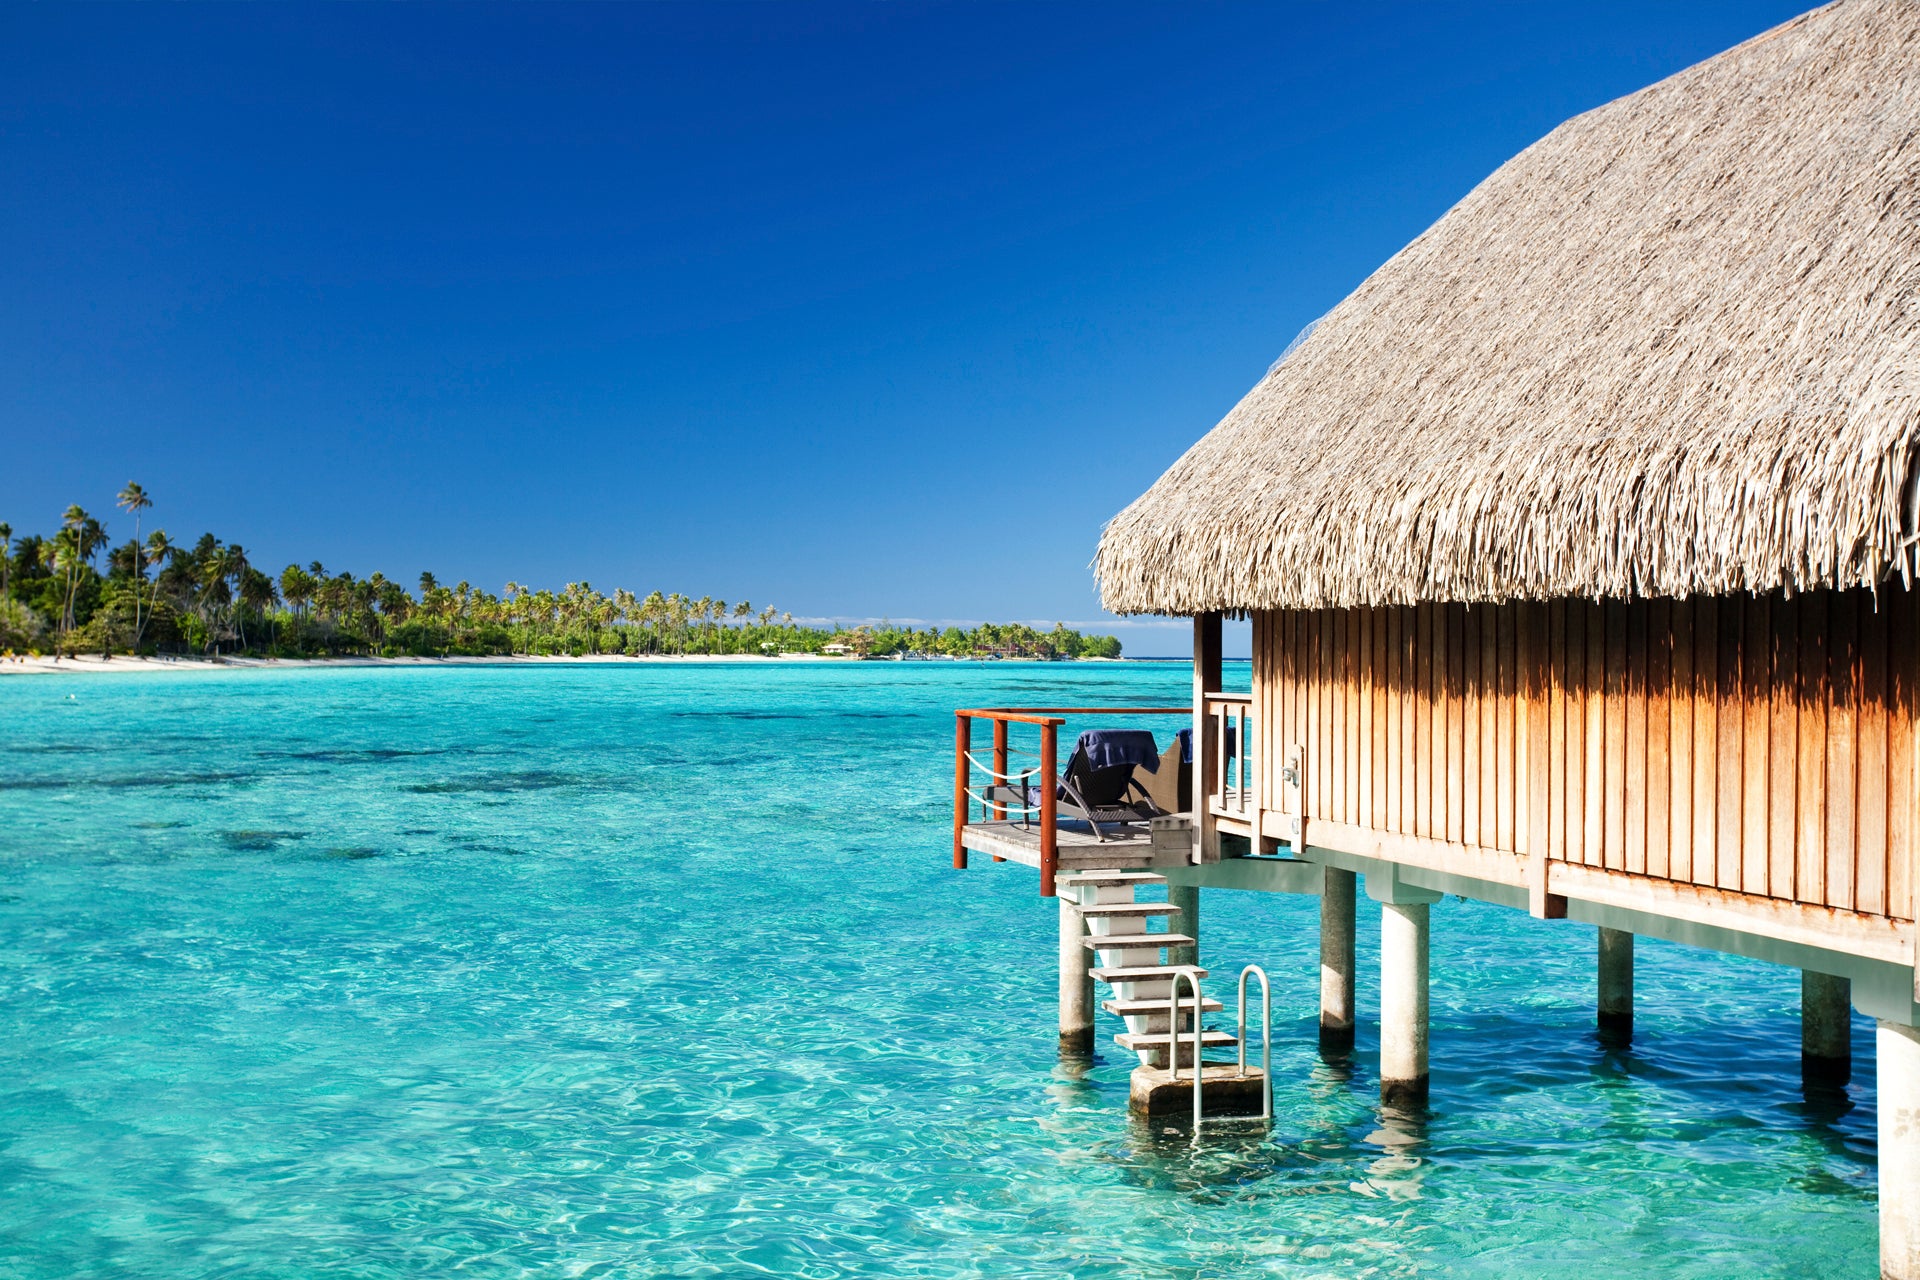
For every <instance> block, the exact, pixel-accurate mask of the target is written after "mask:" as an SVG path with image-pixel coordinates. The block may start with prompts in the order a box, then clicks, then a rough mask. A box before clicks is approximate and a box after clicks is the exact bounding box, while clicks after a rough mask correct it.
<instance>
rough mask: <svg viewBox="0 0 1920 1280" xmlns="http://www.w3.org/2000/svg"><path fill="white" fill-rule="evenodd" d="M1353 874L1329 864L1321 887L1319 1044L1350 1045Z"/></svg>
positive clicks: (1326, 1046) (1343, 1048)
mask: <svg viewBox="0 0 1920 1280" xmlns="http://www.w3.org/2000/svg"><path fill="white" fill-rule="evenodd" d="M1353 903H1354V874H1353V872H1351V871H1342V870H1340V869H1339V868H1337V867H1328V868H1327V869H1326V872H1325V879H1324V880H1323V882H1322V885H1321V889H1320V1046H1321V1047H1322V1048H1323V1049H1331V1050H1334V1051H1336V1052H1345V1051H1346V1050H1348V1049H1351V1048H1352V1047H1353Z"/></svg>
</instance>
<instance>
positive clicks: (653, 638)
mask: <svg viewBox="0 0 1920 1280" xmlns="http://www.w3.org/2000/svg"><path fill="white" fill-rule="evenodd" d="M117 505H118V506H119V507H120V509H121V510H122V511H124V512H126V513H127V515H128V516H130V517H131V518H132V520H133V533H132V536H131V537H129V538H128V539H127V541H125V542H122V543H120V544H118V545H114V544H113V543H112V541H111V539H110V538H109V536H108V534H107V529H106V526H105V525H104V524H103V523H102V522H101V521H100V520H98V519H96V518H95V517H93V516H92V515H90V514H88V513H87V512H86V511H85V510H84V509H83V508H81V507H79V506H78V505H75V506H70V507H68V508H67V510H66V513H65V515H63V516H62V517H61V519H60V524H59V527H58V528H57V529H55V530H54V531H53V532H52V533H51V534H49V535H46V536H41V535H38V534H21V535H19V536H17V537H16V536H15V533H14V529H13V526H12V525H11V524H9V523H6V522H0V651H5V652H33V653H39V652H53V653H67V654H76V653H100V654H114V653H148V654H151V653H174V654H210V655H217V654H247V655H257V656H277V657H344V656H382V657H398V656H420V657H427V656H443V657H446V656H481V655H494V654H530V655H559V654H566V655H574V656H584V655H587V654H631V655H636V656H638V655H648V654H689V655H719V654H764V655H777V654H782V653H809V654H820V653H828V654H838V653H845V654H847V655H849V656H857V657H923V658H937V657H945V658H975V657H1005V658H1049V659H1053V658H1117V657H1119V656H1120V642H1119V640H1117V639H1115V638H1114V637H1112V636H1098V635H1095V636H1088V635H1082V634H1080V633H1079V632H1078V631H1075V630H1072V629H1071V628H1069V627H1067V626H1065V625H1064V624H1058V625H1056V626H1054V627H1053V628H1052V629H1050V630H1040V629H1037V628H1034V627H1030V626H1027V625H1025V624H1022V623H1006V624H999V623H983V624H981V625H979V626H975V627H971V628H962V627H947V628H944V629H942V628H935V627H926V628H920V629H916V628H913V627H910V626H896V625H894V624H892V623H881V624H880V625H878V626H870V625H864V624H863V625H859V626H853V627H837V626H818V625H809V624H807V623H802V622H796V621H794V618H793V615H792V614H790V613H782V612H777V611H776V610H774V609H770V608H756V607H755V606H754V605H752V604H751V603H749V602H747V601H745V600H742V601H738V602H734V603H731V604H730V603H728V602H727V601H725V600H720V599H716V598H715V597H712V596H700V597H698V598H695V597H693V596H689V595H684V594H681V593H678V592H661V591H652V592H649V593H647V594H646V595H644V596H643V595H639V594H637V593H635V592H632V591H627V590H623V589H616V590H615V591H614V592H613V593H612V594H611V595H608V594H604V593H602V592H600V591H597V590H595V589H594V588H593V587H592V586H591V585H590V584H589V583H585V582H570V583H568V584H567V585H566V588H565V589H564V590H562V591H552V590H548V589H546V588H530V587H526V586H523V585H521V584H520V583H517V582H509V583H507V584H506V586H505V588H504V589H503V590H502V591H501V592H500V593H499V594H498V595H495V594H493V593H491V592H487V591H484V590H481V589H479V588H476V587H474V586H473V585H471V584H470V583H467V582H457V583H454V584H452V585H445V584H443V583H441V582H440V581H439V579H437V578H436V577H435V576H434V575H433V574H431V573H423V574H421V575H420V576H419V579H418V581H417V584H416V588H415V589H409V588H408V587H407V586H406V585H405V584H403V583H401V582H398V581H396V580H394V579H392V578H388V577H386V576H384V575H382V574H379V573H372V574H369V575H367V576H366V577H364V578H358V577H355V576H354V575H353V574H352V573H347V572H338V573H336V572H329V571H328V570H327V569H326V567H325V566H323V565H322V564H320V562H319V561H313V562H311V563H309V564H307V565H304V566H303V565H298V564H290V565H287V566H286V567H285V568H284V569H282V570H281V571H280V572H279V573H277V574H273V573H269V572H267V571H266V570H264V569H261V568H259V567H258V566H256V565H255V564H254V563H253V561H252V559H251V558H250V557H249V556H248V554H247V551H246V548H244V547H243V546H241V545H240V544H239V543H237V542H223V541H221V540H220V539H219V538H216V537H215V536H214V535H212V534H210V533H207V534H202V535H201V536H200V538H199V539H198V540H197V541H195V542H193V543H191V544H188V543H176V542H174V541H173V540H172V539H171V538H169V537H168V536H167V533H166V531H165V530H163V529H155V530H153V531H151V532H148V533H146V534H145V536H144V537H143V536H142V525H143V523H144V520H145V515H146V513H147V511H148V510H149V509H151V507H152V506H153V502H152V499H151V498H150V497H149V496H148V494H147V492H146V490H145V489H143V488H142V487H141V486H140V485H138V484H129V485H127V487H126V488H125V489H123V490H121V492H120V494H119V495H118V500H117Z"/></svg>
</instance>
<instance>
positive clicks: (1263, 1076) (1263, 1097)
mask: <svg viewBox="0 0 1920 1280" xmlns="http://www.w3.org/2000/svg"><path fill="white" fill-rule="evenodd" d="M1248 974H1258V975H1260V1118H1261V1119H1262V1120H1271V1119H1273V988H1272V987H1270V986H1268V985H1267V971H1266V970H1265V969H1262V968H1261V967H1260V966H1259V965H1257V964H1250V965H1248V966H1247V967H1246V968H1244V969H1242V970H1241V971H1240V1025H1239V1034H1240V1078H1241V1079H1243V1080H1244V1079H1246V1075H1247V975H1248Z"/></svg>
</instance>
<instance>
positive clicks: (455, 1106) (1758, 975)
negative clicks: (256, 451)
mask: <svg viewBox="0 0 1920 1280" xmlns="http://www.w3.org/2000/svg"><path fill="white" fill-rule="evenodd" d="M1242 671H1243V672H1244V668H1242ZM1242 678H1243V679H1244V676H1243V677H1242ZM1186 688H1187V673H1186V671H1185V669H1184V668H1183V667H1177V666H1172V665H1145V664H1141V665H1126V666H1109V665H1099V666H1091V667H1063V666H1022V665H1012V664H1007V665H997V666H981V667H972V666H967V667H951V666H924V667H922V666H910V665H905V664H902V665H897V666H896V665H893V664H887V665H884V666H882V665H877V664H865V665H860V666H851V665H850V666H844V667H840V666H832V667H821V666H813V665H807V666H794V667H786V666H769V667H766V668H759V667H752V668H742V667H738V666H707V667H700V666H665V665H647V666H632V667H624V666H620V667H606V666H588V667H564V666H563V667H541V668H525V667H522V668H511V669H499V668H441V669H396V670H365V669H360V670H354V669H340V670H326V671H317V672H316V671H296V672H260V671H245V672H235V673H233V674H231V675H225V674H223V675H214V676H178V677H175V676H156V677H146V678H141V677H97V678H52V677H47V678H22V679H9V680H0V862H3V864H4V875H5V878H4V883H0V966H3V967H4V973H5V975H6V983H5V987H4V990H0V1274H4V1275H7V1276H10V1277H22V1278H24V1280H38V1278H40V1277H49V1278H51V1277H71V1276H101V1277H121V1276H126V1277H132V1276H141V1277H145V1276H169V1277H216V1276H217V1277H231V1276H247V1277H295V1276H315V1275H321V1274H326V1275H329V1276H366V1277H383V1276H418V1275H426V1274H439V1273H443V1272H453V1271H456V1270H457V1271H458V1272H460V1273H463V1274H468V1275H474V1276H519V1275H523V1274H540V1275H560V1276H583V1277H584V1276H607V1277H624V1276H653V1275H671V1276H750V1275H778V1276H800V1277H819V1278H822V1280H824V1278H826V1277H835V1276H983V1277H986V1276H991V1277H1008V1276H1059V1275H1065V1274H1070V1275H1074V1276H1078V1277H1108V1276H1112V1277H1119V1276H1175V1277H1188V1276H1193V1277H1198V1276H1241V1275H1253V1274H1271V1275H1276V1276H1286V1277H1310V1276H1340V1277H1351V1276H1414V1275H1423V1276H1474V1277H1481V1276H1484V1277H1536V1276H1540V1275H1543V1274H1553V1275H1556V1276H1587V1275H1602V1274H1605V1275H1609V1276H1616V1277H1642V1276H1660V1277H1667V1276H1675V1277H1678V1276H1688V1277H1709V1276H1710V1277H1716V1278H1720V1277H1727V1276H1780V1277H1788V1276H1794V1277H1799V1276H1811V1275H1821V1276H1827V1275H1854V1276H1862V1277H1865V1276H1871V1275H1872V1274H1874V1260H1875V1234H1874V1233H1875V1226H1874V1198H1873V1187H1874V1166H1873V1094H1872V1088H1871V1073H1872V1056H1871V1050H1872V1046H1871V1035H1870V1032H1869V1030H1868V1026H1867V1025H1866V1024H1864V1023H1860V1022H1858V1020H1857V1023H1856V1044H1855V1054H1856V1060H1857V1074H1858V1076H1859V1077H1860V1078H1859V1079H1857V1080H1856V1082H1855V1084H1854V1086H1853V1088H1852V1089H1851V1091H1850V1092H1849V1093H1848V1094H1847V1095H1845V1096H1844V1097H1838V1098H1834V1097H1827V1098H1814V1099H1811V1100H1810V1099H1808V1098H1807V1097H1804V1096H1803V1095H1802V1092H1801V1088H1800V1083H1799V1074H1798V1052H1799V1048H1798V1021H1797V1008H1798V995H1799V988H1798V977H1797V975H1796V974H1794V973H1792V972H1791V971H1787V970H1780V969H1775V968H1772V967H1769V966H1766V965H1761V964H1757V963H1753V962H1748V961H1741V960H1736V959H1730V958H1721V957H1715V956H1712V955H1709V954H1707V953H1704V952H1695V951H1690V950H1687V949H1684V948H1680V947H1675V946H1669V945H1665V944H1661V943H1655V942H1648V941H1645V940H1643V941H1642V942H1641V945H1640V954H1639V988H1640V1003H1639V1007H1638V1025H1637V1039H1636V1041H1635V1044H1634V1046H1633V1048H1632V1050H1631V1051H1627V1052H1619V1051H1609V1050H1607V1049H1604V1048H1603V1047H1601V1046H1600V1045H1599V1044H1598V1043H1596V1040H1595V1037H1594V1035H1593V1033H1592V1030H1591V1021H1592V1007H1591V991H1592V971H1593V969H1592V966H1593V947H1594V942H1593V937H1592V931H1591V930H1588V929H1585V928H1583V927H1581V926H1576V925H1568V924H1566V923H1562V922H1542V921H1533V920H1530V919H1527V918H1526V917H1524V916H1522V915H1520V914H1518V913H1515V912H1510V911H1502V910H1499V909H1495V908H1491V907H1483V906H1478V905H1474V904H1470V903H1461V902H1456V901H1452V900H1449V901H1448V902H1446V903H1444V904H1442V905H1439V906H1436V907H1435V908H1434V912H1433V945H1434V955H1433V1024H1434V1025H1433V1046H1434V1048H1433V1059H1434V1061H1433V1099H1434V1101H1433V1108H1432V1112H1431V1115H1430V1116H1429V1117H1428V1119H1427V1122H1426V1123H1425V1124H1424V1126H1418V1127H1416V1126H1412V1125H1410V1124H1408V1123H1406V1122H1405V1121H1402V1120H1398V1119H1395V1118H1393V1117H1383V1116H1382V1114H1381V1112H1380V1109H1379V1107H1378V1105H1377V1094H1376V1091H1377V1079H1376V1077H1375V1076H1374V1074H1373V1064H1374V1060H1375V1042H1374V1040H1373V1039H1372V1038H1371V1036H1370V1035H1369V1034H1368V1030H1369V1028H1367V1027H1365V1026H1364V1025H1363V1031H1362V1036H1361V1040H1360V1044H1359V1046H1358V1050H1357V1053H1356V1055H1355V1059H1354V1062H1353V1064H1352V1066H1351V1069H1350V1070H1344V1071H1343V1070H1336V1069H1334V1068H1331V1067H1329V1066H1327V1065H1326V1064H1324V1063H1322V1062H1321V1061H1320V1059H1319V1058H1318V1055H1317V1054H1316V1053H1315V1052H1314V1049H1313V1044H1314V1034H1313V1026H1314V1016H1315V1006H1314V1002H1315V1000H1316V998H1317V976H1316V975H1317V945H1318V935H1317V928H1316V923H1315V921H1316V916H1315V907H1314V904H1313V903H1312V902H1311V901H1310V900H1306V899H1294V898H1290V897H1285V896H1278V895H1274V896H1269V895H1251V894H1233V893H1226V892H1215V891H1209V892H1208V893H1207V894H1206V895H1205V901H1204V903H1203V908H1202V914H1203V918H1204V920H1205V925H1204V930H1203V932H1204V935H1205V937H1204V942H1203V948H1204V950H1205V952H1206V953H1207V955H1208V957H1209V958H1210V961H1211V963H1212V964H1213V966H1214V968H1215V969H1216V972H1219V971H1224V970H1227V969H1228V968H1229V966H1233V967H1237V965H1238V964H1239V963H1241V962H1243V961H1258V962H1260V963H1262V964H1264V965H1266V966H1267V967H1268V968H1269V970H1270V971H1271V972H1272V973H1273V975H1274V978H1275V990H1274V995H1275V1000H1276V1009H1275V1014H1276V1023H1277V1028H1276V1050H1275V1073H1276V1077H1277V1079H1278V1080H1279V1082H1280V1083H1279V1086H1278V1089H1277V1096H1276V1110H1277V1116H1276V1120H1275V1123H1274V1126H1273V1128H1272V1131H1271V1133H1270V1134H1267V1135H1259V1134H1256V1133H1251V1132H1224V1133H1222V1134H1221V1135H1220V1136H1218V1137H1217V1138H1215V1139H1213V1140H1211V1141H1209V1143H1208V1144H1207V1145H1206V1146H1205V1147H1204V1148H1203V1149H1202V1150H1201V1151H1199V1152H1198V1153H1195V1152H1193V1151H1191V1150H1190V1149H1189V1148H1188V1147H1187V1145H1186V1143H1185V1142H1184V1141H1183V1140H1181V1139H1178V1138H1175V1137H1169V1136H1166V1135H1164V1134H1161V1135H1156V1134H1154V1133H1152V1132H1150V1131H1148V1130H1147V1129H1146V1128H1144V1127H1143V1126H1140V1125H1138V1124H1137V1123H1136V1122H1134V1121H1132V1120H1130V1118H1129V1116H1128V1113H1127V1109H1126V1077H1127V1071H1128V1068H1129V1064H1128V1062H1127V1061H1126V1060H1125V1059H1124V1058H1123V1057H1122V1056H1121V1055H1120V1053H1119V1052H1118V1051H1117V1050H1115V1049H1113V1048H1111V1047H1110V1046H1109V1047H1105V1048H1103V1049H1102V1050H1101V1056H1100V1060H1099V1061H1098V1063H1097V1064H1096V1065H1095V1067H1094V1069H1093V1070H1092V1071H1091V1072H1090V1073H1078V1074H1077V1073H1073V1072H1070V1071H1067V1070H1065V1069H1063V1068H1062V1067H1061V1066H1060V1065H1059V1064H1058V1062H1057V1061H1056V1058H1055V1052H1054V1029H1053V1013H1054V1011H1053V995H1054V973H1053V963H1054V962H1053V950H1054V930H1055V924H1054V914H1053V907H1052V904H1051V903H1050V902H1044V901H1042V900H1041V899H1039V898H1038V897H1037V896H1036V895H1035V891H1034V877H1033V873H1032V872H1030V871H1027V870H1024V869H1019V868H1015V867H1012V866H1000V867H993V866H991V865H990V864H988V865H981V864H982V863H984V860H983V859H976V867H975V869H974V870H971V871H966V872H956V871H953V870H952V869H951V868H950V867H949V866H948V865H947V862H948V846H949V840H950V835H949V832H948V823H949V813H948V810H947V804H948V800H947V795H948V791H947V788H949V787H950V786H951V781H950V780H951V772H950V770H951V755H950V752H951V749H952V748H951V742H952V718H951V712H952V708H953V707H955V706H956V705H965V704H972V705H1007V704H1016V703H1028V704H1032V703H1062V702H1066V703H1078V704H1082V705H1084V704H1087V703H1094V702H1107V701H1121V702H1169V701H1170V702H1172V703H1174V704H1178V703H1179V702H1181V701H1182V700H1183V699H1184V697H1185V691H1186ZM1377 924H1378V921H1377V918H1374V917H1373V915H1372V913H1370V912H1369V911H1366V910H1363V911H1362V913H1361V940H1360V946H1361V950H1362V957H1361V960H1362V974H1363V980H1362V983H1361V991H1360V1001H1361V1012H1362V1015H1363V1019H1364V1018H1368V1017H1370V1016H1371V1014H1372V1010H1373V1004H1372V992H1371V990H1370V988H1371V985H1372V984H1371V983H1370V982H1368V981H1367V980H1366V978H1365V975H1366V974H1367V973H1368V971H1369V966H1370V965H1371V963H1372V956H1373V944H1374V943H1375V941H1376V939H1377ZM1102 1017H1103V1019H1104V1018H1105V1015H1102ZM1113 1029H1114V1028H1113V1027H1111V1026H1103V1029H1102V1039H1103V1041H1104V1040H1105V1038H1106V1036H1107V1034H1109V1033H1110V1032H1111V1031H1112V1030H1113Z"/></svg>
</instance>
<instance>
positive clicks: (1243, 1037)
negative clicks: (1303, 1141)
mask: <svg viewBox="0 0 1920 1280" xmlns="http://www.w3.org/2000/svg"><path fill="white" fill-rule="evenodd" d="M1252 976H1258V977H1259V979H1260V1119H1261V1120H1263V1121H1268V1122H1271V1121H1272V1119H1273V989H1272V987H1270V986H1269V985H1268V983H1267V971H1266V970H1265V969H1262V968H1261V967H1260V966H1259V965H1257V964H1250V965H1248V966H1247V967H1246V968H1244V969H1242V970H1241V971H1240V1011H1239V1033H1240V1034H1239V1040H1240V1063H1239V1073H1240V1078H1241V1079H1243V1080H1244V1079H1245V1078H1246V1075H1247V979H1248V978H1249V977H1252ZM1182 982H1184V983H1186V984H1187V987H1188V988H1189V989H1190V990H1191V991H1192V992H1193V1027H1192V1034H1193V1140H1194V1141H1195V1142H1196V1143H1197V1142H1199V1141H1200V1126H1201V1124H1202V1123H1203V1122H1204V1119H1205V1118H1204V1117H1203V1116H1202V1115H1201V1110H1202V1108H1201V1093H1200V1085H1201V1081H1202V1079H1203V1077H1204V1076H1205V1075H1206V1065H1207V1064H1206V1062H1205V1060H1204V1059H1202V1058H1201V1056H1200V1045H1201V1027H1200V1018H1201V1014H1202V1012H1203V1010H1204V1007H1205V1006H1204V1005H1203V1004H1202V1002H1201V999H1200V977H1199V975H1198V974H1197V973H1196V972H1194V971H1193V970H1192V969H1181V970H1179V971H1177V972H1176V973H1175V974H1174V975H1173V984H1172V990H1171V991H1170V992H1168V994H1167V1027H1168V1029H1169V1036H1168V1042H1167V1063H1168V1066H1169V1069H1170V1070H1171V1071H1172V1073H1173V1082H1174V1083H1175V1084H1179V1083H1180V1033H1179V1030H1178V1028H1179V1026H1180V984H1181V983H1182ZM1221 1118H1222V1119H1228V1118H1232V1117H1221Z"/></svg>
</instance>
